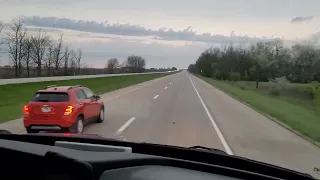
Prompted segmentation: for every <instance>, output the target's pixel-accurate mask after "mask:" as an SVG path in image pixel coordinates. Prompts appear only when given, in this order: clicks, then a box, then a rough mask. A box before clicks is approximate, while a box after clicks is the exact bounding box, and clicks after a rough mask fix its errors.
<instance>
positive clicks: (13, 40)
mask: <svg viewBox="0 0 320 180" xmlns="http://www.w3.org/2000/svg"><path fill="white" fill-rule="evenodd" d="M4 26H7V28H8V30H9V31H8V32H6V33H3V34H4V35H3V37H4V38H3V39H2V41H1V43H2V49H4V48H3V47H4V46H3V45H6V46H7V48H6V49H7V50H6V51H4V50H2V51H1V52H2V53H8V57H9V63H10V65H12V67H13V68H14V77H34V76H58V75H65V76H66V75H79V74H81V72H80V71H81V66H82V65H83V64H82V50H81V49H77V50H74V49H71V48H70V47H69V46H68V45H67V44H66V43H65V42H64V40H63V35H62V34H61V35H60V37H59V39H54V38H53V37H50V36H49V35H47V34H46V33H45V32H43V31H42V30H41V29H40V30H38V31H37V32H35V33H31V32H28V31H27V29H26V27H25V25H24V24H23V22H22V20H21V19H20V18H17V19H13V20H12V21H11V23H10V24H7V25H1V28H0V30H1V29H2V30H3V27H4ZM44 71H45V72H44Z"/></svg>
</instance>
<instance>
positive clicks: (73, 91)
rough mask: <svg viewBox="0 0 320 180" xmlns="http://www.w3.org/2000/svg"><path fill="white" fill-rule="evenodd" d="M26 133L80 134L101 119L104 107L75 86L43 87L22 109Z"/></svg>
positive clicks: (93, 97)
mask: <svg viewBox="0 0 320 180" xmlns="http://www.w3.org/2000/svg"><path fill="white" fill-rule="evenodd" d="M23 113H24V117H23V123H24V126H25V128H26V130H27V132H28V133H38V132H39V131H52V130H60V131H61V130H63V131H67V132H72V133H82V132H83V127H84V125H85V124H87V123H88V122H89V121H90V120H94V121H96V122H98V123H101V122H103V120H104V104H103V102H102V100H101V99H100V96H98V95H95V94H94V93H93V92H92V91H91V90H90V89H88V88H86V87H82V86H80V85H76V86H55V85H53V86H47V87H45V88H44V89H42V90H39V91H37V92H36V94H35V95H34V96H33V98H32V100H31V101H30V102H29V103H28V104H27V105H25V106H24V108H23Z"/></svg>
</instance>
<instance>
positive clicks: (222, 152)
mask: <svg viewBox="0 0 320 180" xmlns="http://www.w3.org/2000/svg"><path fill="white" fill-rule="evenodd" d="M187 149H193V150H202V151H203V150H204V151H209V152H213V153H220V154H224V155H228V154H227V153H226V152H225V151H222V150H221V149H215V148H208V147H204V146H191V147H188V148H187Z"/></svg>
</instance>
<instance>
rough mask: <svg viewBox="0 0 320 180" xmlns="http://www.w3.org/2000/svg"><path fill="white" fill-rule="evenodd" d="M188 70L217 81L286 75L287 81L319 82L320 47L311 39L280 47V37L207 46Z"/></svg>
mask: <svg viewBox="0 0 320 180" xmlns="http://www.w3.org/2000/svg"><path fill="white" fill-rule="evenodd" d="M188 70H189V71H190V72H193V73H199V74H201V75H202V76H206V77H213V78H216V79H218V80H231V81H239V80H244V81H255V82H256V88H258V87H259V82H262V81H272V80H274V79H275V78H278V77H286V79H287V80H288V81H290V82H294V83H309V82H312V81H319V82H320V48H319V46H317V45H316V44H314V43H312V42H297V43H294V44H293V45H292V46H291V47H286V46H284V43H283V40H281V39H272V40H270V41H264V42H262V41H261V42H257V43H256V44H253V45H250V46H247V47H245V46H243V45H233V44H232V43H231V44H229V45H228V46H226V47H224V48H219V47H211V48H209V49H206V50H205V51H204V52H203V53H201V54H200V56H199V57H198V59H197V61H196V62H195V63H194V64H190V65H189V67H188Z"/></svg>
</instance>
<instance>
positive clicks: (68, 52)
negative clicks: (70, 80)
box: [63, 46, 71, 76]
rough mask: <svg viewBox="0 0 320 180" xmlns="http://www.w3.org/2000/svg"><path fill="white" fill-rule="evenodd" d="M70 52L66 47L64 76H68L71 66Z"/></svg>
mask: <svg viewBox="0 0 320 180" xmlns="http://www.w3.org/2000/svg"><path fill="white" fill-rule="evenodd" d="M70 53H71V52H70V51H69V48H68V46H66V48H65V51H64V55H63V56H64V66H63V69H64V75H65V76H67V75H68V65H69V56H70Z"/></svg>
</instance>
